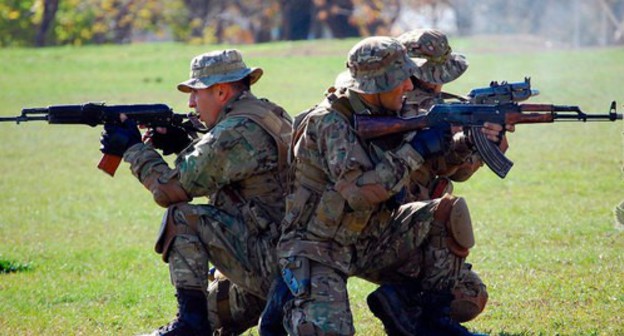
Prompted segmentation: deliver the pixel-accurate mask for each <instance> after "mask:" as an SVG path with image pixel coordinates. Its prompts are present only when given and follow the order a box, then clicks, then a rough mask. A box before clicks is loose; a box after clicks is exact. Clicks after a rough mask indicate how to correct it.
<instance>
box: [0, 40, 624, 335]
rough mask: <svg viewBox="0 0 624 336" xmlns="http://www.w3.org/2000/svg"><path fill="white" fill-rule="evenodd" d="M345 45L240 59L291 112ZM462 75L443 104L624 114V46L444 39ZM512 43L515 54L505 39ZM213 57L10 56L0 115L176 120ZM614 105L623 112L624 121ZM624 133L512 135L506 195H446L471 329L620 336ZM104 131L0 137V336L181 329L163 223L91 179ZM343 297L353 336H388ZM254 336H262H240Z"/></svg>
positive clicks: (478, 191) (164, 49) (596, 129)
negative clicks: (146, 108) (468, 237)
mask: <svg viewBox="0 0 624 336" xmlns="http://www.w3.org/2000/svg"><path fill="white" fill-rule="evenodd" d="M355 42H356V41H354V40H346V41H315V42H300V43H276V44H267V45H256V46H244V47H241V50H243V52H244V54H245V55H246V57H247V63H248V64H249V65H252V66H261V67H263V68H264V70H265V76H264V77H263V78H262V80H261V81H260V82H259V83H258V84H257V85H256V86H255V87H254V91H255V92H256V94H257V95H259V96H266V97H269V98H270V99H272V100H273V101H275V102H278V103H280V104H281V105H283V106H284V107H285V108H286V109H287V110H289V111H290V112H291V113H292V114H295V113H297V112H299V111H301V110H303V109H305V108H307V107H309V106H311V105H313V104H315V103H316V102H318V101H319V100H320V99H321V98H322V92H323V91H324V90H325V88H326V87H327V86H328V85H330V84H331V83H332V82H333V79H334V76H335V75H336V74H337V73H338V72H340V71H341V70H342V69H343V67H344V62H345V55H346V53H347V51H348V50H349V49H350V47H351V46H352V45H353V44H354V43H355ZM454 42H455V43H454V44H455V45H456V46H457V47H456V48H455V49H456V50H457V51H462V52H464V53H465V54H466V55H467V57H468V59H469V60H470V64H471V65H470V68H469V70H468V71H467V73H466V74H465V75H464V76H463V77H462V78H461V79H460V80H459V81H458V82H456V83H453V84H451V85H449V86H448V88H447V89H448V90H449V91H452V92H457V93H466V92H467V91H468V90H469V89H470V88H473V87H478V86H486V85H488V83H489V82H490V81H491V80H509V81H521V80H522V79H523V77H524V76H530V77H531V78H532V83H533V86H534V87H535V88H537V89H539V90H540V91H541V95H540V96H538V97H536V98H535V99H534V102H544V103H546V102H552V103H557V104H569V105H580V106H581V107H582V108H583V109H584V110H586V111H587V112H593V113H606V112H607V109H608V106H609V104H610V102H611V100H614V99H619V100H620V101H622V102H624V91H623V88H624V62H623V61H622V60H624V48H614V49H586V50H547V51H544V50H534V49H530V48H527V49H522V48H513V49H505V48H499V49H498V50H492V48H490V47H491V45H488V42H487V40H485V41H484V40H479V41H473V40H459V41H454ZM507 43H509V44H510V45H513V44H514V41H513V40H511V41H507ZM207 49H213V48H207V47H198V46H184V45H178V44H151V45H131V46H103V47H83V48H78V49H77V48H69V47H60V48H46V49H3V50H2V52H1V53H0V78H1V80H0V102H1V104H0V115H1V116H11V115H17V114H19V112H20V109H21V108H23V107H34V106H47V105H53V104H80V103H84V102H87V101H106V102H107V103H108V104H127V103H150V102H152V103H156V102H160V103H166V104H168V105H170V106H172V107H173V108H174V109H175V110H176V111H178V112H185V111H187V110H188V108H187V107H186V98H187V97H186V96H185V95H183V94H180V93H178V92H177V91H176V90H175V85H176V84H177V83H178V82H180V81H182V80H185V79H186V78H187V74H188V62H189V60H190V58H191V57H193V56H194V55H196V54H199V53H201V52H204V51H206V50H207ZM622 102H620V103H619V106H618V108H620V109H621V108H622V104H621V103H622ZM622 126H623V124H622V122H621V121H620V122H618V123H593V124H582V123H567V124H553V125H534V126H527V125H520V126H518V127H517V131H516V132H515V133H514V134H512V135H510V143H511V148H510V150H509V151H508V152H507V155H508V157H509V158H510V159H512V160H513V161H514V162H515V166H514V168H513V169H512V171H511V172H510V174H509V175H508V177H507V178H506V179H504V180H501V179H499V178H498V177H496V176H495V175H494V174H492V173H491V172H489V171H488V170H487V168H484V169H482V171H480V172H479V173H477V174H476V175H475V176H474V177H473V178H472V179H471V180H470V181H469V182H468V183H464V184H459V185H456V194H458V195H462V196H465V197H466V199H467V200H468V203H469V205H470V208H471V213H472V217H473V221H474V225H475V230H476V237H477V246H476V247H475V248H474V249H473V251H472V253H471V255H470V257H469V261H470V262H472V263H473V264H474V269H475V270H476V271H477V272H478V273H479V274H480V275H481V277H482V278H483V279H484V281H485V282H486V284H487V285H488V290H489V293H490V301H489V304H488V306H487V308H486V310H485V312H484V313H483V314H482V315H481V316H480V317H478V318H477V319H476V320H475V321H473V322H470V323H468V324H467V326H468V327H469V328H470V329H472V330H476V331H480V332H484V333H487V334H490V335H505V336H511V335H624V317H623V314H622V313H623V312H624V283H623V280H624V253H623V252H624V228H623V227H618V226H616V225H615V224H614V220H613V212H612V210H613V208H614V206H615V205H616V204H618V203H619V202H620V201H622V199H624V192H623V190H624V188H623V175H622V166H623V154H624V153H623V147H622V131H623V130H624V128H623V127H622ZM100 131H101V129H99V128H89V127H81V126H58V125H47V124H45V123H41V122H40V123H35V122H33V123H28V124H21V125H15V124H11V123H5V124H1V125H0V155H1V157H2V160H1V161H0V170H1V172H2V175H1V176H0V190H1V191H2V192H1V193H0V261H9V262H14V263H17V264H18V265H22V266H27V268H28V270H26V271H22V272H15V273H8V274H0V335H43V334H45V335H133V334H137V333H140V332H147V331H149V330H151V329H153V328H155V327H157V326H159V325H162V324H164V323H167V322H168V321H169V320H170V319H171V318H172V317H173V316H174V314H175V304H174V297H173V288H172V287H171V286H170V284H169V279H168V271H167V267H166V266H165V265H164V264H163V263H162V262H161V261H160V256H158V255H156V254H155V253H154V252H153V241H154V238H155V236H156V233H157V231H158V226H159V223H160V216H161V215H162V210H161V209H160V208H159V207H158V206H156V205H155V204H154V203H153V202H152V200H151V196H150V195H149V194H148V193H147V192H146V191H145V190H144V189H143V187H141V186H140V185H139V184H138V183H137V182H136V181H135V180H134V178H133V177H132V176H131V175H130V173H129V171H128V168H127V165H125V164H124V165H123V166H122V167H120V170H119V171H118V173H117V175H116V176H115V178H110V177H109V176H107V175H105V174H103V173H101V172H100V171H99V170H97V169H96V167H95V166H96V165H97V162H98V160H99V157H100V152H99V150H98V148H99V142H98V139H99V133H100ZM373 288H374V287H373V286H372V285H370V284H368V283H366V282H363V281H359V280H351V281H350V294H351V300H352V305H353V308H354V314H355V319H356V328H357V331H358V333H360V334H368V335H382V334H383V330H382V328H381V325H380V324H379V323H378V322H377V321H376V320H375V319H374V318H373V317H372V315H371V314H370V313H369V312H368V310H367V307H366V304H365V297H366V295H367V294H368V293H369V292H370V291H372V290H373ZM250 333H252V334H255V332H253V331H252V332H250Z"/></svg>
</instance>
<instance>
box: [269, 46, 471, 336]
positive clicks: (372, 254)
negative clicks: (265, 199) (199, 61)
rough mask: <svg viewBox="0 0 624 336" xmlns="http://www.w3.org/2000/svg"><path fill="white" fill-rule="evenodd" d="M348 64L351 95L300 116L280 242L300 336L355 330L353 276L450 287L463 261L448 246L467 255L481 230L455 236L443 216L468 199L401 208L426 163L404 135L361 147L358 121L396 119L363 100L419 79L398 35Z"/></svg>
mask: <svg viewBox="0 0 624 336" xmlns="http://www.w3.org/2000/svg"><path fill="white" fill-rule="evenodd" d="M347 65H348V67H349V70H350V77H351V78H350V79H349V80H348V85H347V90H341V91H339V92H337V93H336V94H333V95H330V96H328V97H327V99H325V100H324V101H323V102H322V103H320V104H319V105H318V106H316V107H314V108H313V109H311V110H310V111H308V112H307V113H304V114H302V115H301V116H299V117H298V118H296V119H295V128H294V133H293V143H294V145H293V148H292V151H293V154H294V162H293V165H292V167H291V169H293V176H294V188H293V192H292V193H291V194H290V195H289V196H288V197H287V199H286V207H287V211H286V216H285V218H284V221H283V224H282V225H283V230H284V231H283V234H282V237H281V238H280V243H279V244H278V256H279V257H280V266H281V267H282V276H283V278H284V280H285V282H286V284H287V285H288V287H289V289H290V290H291V291H292V292H293V294H294V296H295V297H294V299H292V300H289V301H288V303H287V304H286V308H285V319H284V325H285V326H286V328H287V330H288V332H289V333H290V334H292V335H324V334H328V335H352V334H353V333H354V332H355V331H354V327H353V318H352V314H351V311H350V308H349V301H348V293H347V287H346V283H347V278H348V277H350V276H358V277H361V278H364V279H367V280H369V281H372V282H375V283H392V282H403V281H409V280H412V279H416V278H418V279H419V280H420V284H421V285H422V288H423V289H432V290H438V289H450V288H451V287H453V286H454V284H455V281H456V279H457V276H458V274H459V272H460V269H461V266H462V264H463V257H461V256H460V255H458V254H461V253H458V254H455V253H453V252H451V249H450V248H449V247H448V244H449V243H450V242H451V241H452V242H453V243H454V244H455V245H456V247H457V250H458V251H459V250H461V251H462V252H467V250H468V248H469V247H471V238H472V237H471V236H470V234H471V232H470V234H469V235H466V236H461V235H454V234H453V233H451V232H449V229H448V226H447V225H446V223H448V222H449V219H448V217H449V212H445V211H442V209H440V208H441V207H442V204H444V207H446V208H448V207H452V206H454V205H455V204H457V203H461V202H458V200H450V201H449V199H448V198H446V199H442V200H433V201H426V202H412V203H405V204H404V203H403V202H402V201H401V197H402V195H403V191H404V190H405V187H406V186H407V185H408V183H409V181H410V179H409V178H410V175H411V173H412V172H414V171H415V170H417V169H419V168H420V167H421V165H422V163H423V158H422V157H421V155H420V154H419V153H418V152H416V151H415V150H414V148H412V146H411V145H410V144H409V143H408V142H407V141H404V139H403V136H402V135H399V136H397V137H398V139H392V140H396V141H391V142H395V143H397V145H396V146H394V147H393V148H392V149H388V148H385V147H386V146H385V144H378V143H376V142H375V141H363V140H361V139H360V138H359V137H358V136H357V135H356V134H355V132H354V129H353V125H351V121H350V120H351V118H350V116H351V115H352V114H373V115H380V114H390V113H396V112H393V111H388V110H384V109H381V108H378V107H375V106H371V105H368V104H366V103H365V102H364V101H363V100H362V99H361V96H360V94H362V93H364V94H376V93H379V92H385V91H389V90H391V89H393V88H395V87H397V86H398V85H399V84H400V83H401V82H403V81H405V80H406V79H407V78H408V77H409V76H410V75H411V74H412V72H413V71H414V66H415V65H414V63H413V62H412V61H411V60H410V59H409V58H408V57H407V54H406V51H405V49H404V47H403V46H402V45H401V44H400V43H399V42H398V41H396V40H394V39H391V38H382V37H372V38H368V39H365V40H363V41H362V42H360V43H358V44H357V45H356V46H354V47H353V49H352V50H351V52H350V53H349V60H348V63H347ZM451 203H452V205H451ZM464 224H465V222H464ZM468 225H469V223H468ZM464 229H465V227H464Z"/></svg>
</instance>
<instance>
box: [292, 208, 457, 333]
mask: <svg viewBox="0 0 624 336" xmlns="http://www.w3.org/2000/svg"><path fill="white" fill-rule="evenodd" d="M437 204H438V200H435V201H430V202H414V203H409V204H405V205H402V206H401V207H399V208H398V209H396V210H395V211H393V212H391V213H380V214H377V215H375V216H374V217H373V218H371V220H370V221H369V223H368V225H367V227H366V228H365V229H364V231H363V232H361V234H360V236H359V238H358V241H357V243H356V244H354V245H353V249H354V255H353V258H352V260H353V261H352V265H351V269H350V271H349V272H348V274H345V273H344V272H341V271H339V270H337V269H335V268H334V267H332V265H329V264H324V263H320V262H316V261H310V271H309V274H310V283H311V286H310V288H309V293H308V294H307V295H304V296H301V297H297V298H295V299H294V300H292V301H290V302H289V303H288V304H287V306H286V316H285V320H284V322H285V326H286V327H287V329H288V331H289V333H290V334H291V335H353V334H354V333H355V329H354V326H353V316H352V313H351V309H350V305H349V298H348V292H347V278H348V277H350V276H357V277H360V278H363V279H366V280H369V281H372V282H375V283H395V282H401V281H413V280H414V279H418V281H420V282H421V288H423V289H424V290H438V289H451V288H453V287H454V286H455V284H456V282H457V279H458V278H459V275H460V272H461V270H462V268H463V267H464V266H463V265H464V258H462V257H458V256H456V255H455V254H453V253H451V252H450V250H449V249H448V248H446V246H445V243H444V242H445V241H446V238H447V236H448V234H447V232H446V229H445V226H444V223H437V222H436V221H434V220H433V212H434V210H435V207H436V206H437Z"/></svg>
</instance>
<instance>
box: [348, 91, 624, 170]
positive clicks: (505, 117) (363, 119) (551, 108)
mask: <svg viewBox="0 0 624 336" xmlns="http://www.w3.org/2000/svg"><path fill="white" fill-rule="evenodd" d="M353 117H354V126H355V130H356V132H357V134H358V135H359V136H360V137H362V138H364V139H372V138H377V137H381V136H384V135H389V134H394V133H402V132H407V131H413V130H421V129H425V128H429V127H432V126H435V125H439V124H443V123H448V124H451V125H455V126H463V127H464V131H465V132H467V134H468V136H469V138H470V140H471V142H472V143H473V144H474V146H475V148H476V150H477V152H478V153H479V154H480V155H481V158H482V159H483V161H484V162H485V164H487V166H488V167H489V168H490V169H491V170H492V171H493V172H494V173H496V175H498V176H499V177H501V178H504V177H505V176H506V175H507V173H508V172H509V170H510V169H511V166H512V165H513V162H511V161H510V160H509V159H507V158H506V157H505V155H503V153H502V152H501V151H500V149H499V148H498V146H497V145H496V144H494V143H493V142H491V141H489V140H488V139H487V137H486V136H485V134H483V133H482V132H481V128H482V127H483V124H484V123H486V122H490V123H495V124H499V125H505V124H509V125H516V124H532V123H551V122H554V121H583V122H586V121H616V120H621V119H622V114H618V113H616V103H615V101H614V102H612V103H611V108H610V110H609V113H608V114H586V113H584V112H583V111H581V109H580V108H579V107H578V106H568V105H551V104H518V103H516V102H513V101H512V102H506V103H504V104H471V103H451V104H436V105H433V106H432V107H431V109H429V111H428V112H427V113H426V114H421V115H418V116H416V117H411V118H401V117H391V116H371V115H354V116H353Z"/></svg>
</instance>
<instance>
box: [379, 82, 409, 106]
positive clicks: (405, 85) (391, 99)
mask: <svg viewBox="0 0 624 336" xmlns="http://www.w3.org/2000/svg"><path fill="white" fill-rule="evenodd" d="M413 89H414V85H413V84H412V81H411V80H410V79H409V78H407V79H406V80H404V81H403V82H402V83H401V84H399V86H397V87H395V88H394V89H392V91H388V92H384V93H380V94H379V100H380V104H381V107H384V108H386V109H388V110H392V111H399V110H400V109H401V108H402V107H403V96H404V95H405V93H406V92H408V91H412V90H413Z"/></svg>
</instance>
